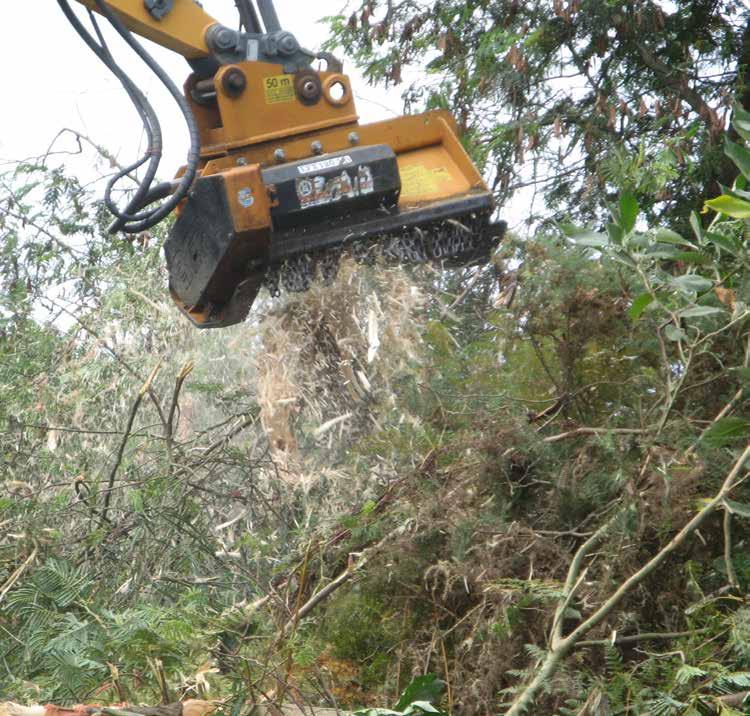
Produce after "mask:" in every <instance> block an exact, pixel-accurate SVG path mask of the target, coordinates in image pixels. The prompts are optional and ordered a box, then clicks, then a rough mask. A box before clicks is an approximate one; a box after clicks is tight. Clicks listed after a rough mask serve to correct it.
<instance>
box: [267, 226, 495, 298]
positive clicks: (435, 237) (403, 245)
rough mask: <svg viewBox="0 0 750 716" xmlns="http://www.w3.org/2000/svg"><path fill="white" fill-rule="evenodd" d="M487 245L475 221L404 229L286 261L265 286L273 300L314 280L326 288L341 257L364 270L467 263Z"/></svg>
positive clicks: (488, 238)
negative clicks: (450, 261)
mask: <svg viewBox="0 0 750 716" xmlns="http://www.w3.org/2000/svg"><path fill="white" fill-rule="evenodd" d="M491 243H492V238H491V236H490V235H489V234H487V233H486V232H484V231H483V223H482V221H481V220H480V219H479V218H477V217H471V218H470V219H469V220H468V221H466V222H460V221H456V220H453V219H451V220H447V221H445V222H443V223H441V224H438V225H435V226H433V227H429V228H428V229H424V230H423V229H420V228H419V227H415V228H413V229H410V230H406V229H405V230H403V231H401V232H399V233H394V234H389V235H385V236H382V237H380V239H379V240H372V239H370V240H367V241H356V242H353V243H350V244H347V245H341V246H338V247H336V248H334V249H329V250H327V251H323V252H320V253H318V254H315V255H312V256H311V255H302V256H299V257H295V258H293V259H289V260H287V261H285V262H284V263H283V264H281V265H280V266H275V267H271V268H269V270H268V272H267V274H266V278H265V285H266V287H267V288H268V290H269V292H270V293H271V295H272V296H273V297H277V296H279V295H280V293H281V289H280V287H281V286H283V288H284V289H285V290H286V291H289V292H293V293H301V292H304V291H307V290H308V289H309V288H310V286H311V285H312V283H313V282H314V281H315V279H316V277H318V276H320V278H321V279H322V281H323V283H324V284H325V285H328V284H330V283H332V282H333V281H334V280H335V278H336V276H337V274H338V269H339V259H340V257H341V256H342V255H343V254H344V253H348V254H349V255H350V256H352V257H353V258H354V260H355V261H356V262H357V263H359V264H363V265H367V266H372V265H373V264H375V263H376V261H377V260H378V258H380V259H382V260H384V261H386V262H387V263H395V264H409V263H411V264H414V263H417V264H419V263H425V262H427V261H430V260H437V261H440V262H442V261H445V260H448V259H451V258H455V259H462V258H465V259H467V260H469V259H471V258H472V257H473V256H478V255H479V253H480V252H481V251H482V250H485V249H487V248H488V246H489V245H490V244H491Z"/></svg>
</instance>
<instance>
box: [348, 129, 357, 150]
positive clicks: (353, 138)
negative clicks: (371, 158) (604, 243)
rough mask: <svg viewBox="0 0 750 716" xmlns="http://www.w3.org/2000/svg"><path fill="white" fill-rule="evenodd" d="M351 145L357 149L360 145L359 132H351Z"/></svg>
mask: <svg viewBox="0 0 750 716" xmlns="http://www.w3.org/2000/svg"><path fill="white" fill-rule="evenodd" d="M349 144H351V145H352V146H353V147H356V146H357V145H358V144H359V134H357V132H351V134H349Z"/></svg>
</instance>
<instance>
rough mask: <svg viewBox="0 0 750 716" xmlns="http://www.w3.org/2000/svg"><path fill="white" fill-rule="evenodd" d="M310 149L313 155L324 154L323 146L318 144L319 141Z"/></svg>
mask: <svg viewBox="0 0 750 716" xmlns="http://www.w3.org/2000/svg"><path fill="white" fill-rule="evenodd" d="M310 149H312V153H313V154H322V153H323V145H322V144H321V143H320V142H318V141H317V140H316V141H314V142H313V143H312V144H311V145H310Z"/></svg>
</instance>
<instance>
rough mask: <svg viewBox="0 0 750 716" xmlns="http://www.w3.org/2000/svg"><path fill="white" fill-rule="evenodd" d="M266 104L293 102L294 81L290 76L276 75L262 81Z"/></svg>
mask: <svg viewBox="0 0 750 716" xmlns="http://www.w3.org/2000/svg"><path fill="white" fill-rule="evenodd" d="M263 89H264V91H265V95H266V104H283V103H285V102H294V97H295V94H294V79H293V78H292V75H276V76H275V77H266V78H265V79H264V80H263Z"/></svg>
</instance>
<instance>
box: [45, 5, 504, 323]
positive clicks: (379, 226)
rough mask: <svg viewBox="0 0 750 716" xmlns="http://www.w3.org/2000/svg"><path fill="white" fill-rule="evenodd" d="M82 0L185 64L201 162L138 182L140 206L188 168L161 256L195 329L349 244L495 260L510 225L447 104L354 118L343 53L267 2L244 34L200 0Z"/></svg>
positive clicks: (233, 316)
mask: <svg viewBox="0 0 750 716" xmlns="http://www.w3.org/2000/svg"><path fill="white" fill-rule="evenodd" d="M59 1H60V2H64V0H59ZM84 1H85V2H86V4H88V5H91V6H93V9H95V10H99V11H100V12H101V11H103V9H104V8H103V7H102V6H105V7H106V6H107V5H109V6H110V7H111V8H113V9H115V10H116V11H117V13H119V15H120V17H121V18H122V19H124V20H125V22H126V23H127V24H128V26H129V27H130V28H131V29H134V30H135V31H137V32H139V33H141V34H144V35H146V36H148V37H150V38H151V39H156V40H157V41H161V42H162V44H166V45H167V46H169V47H171V48H172V49H175V50H177V51H180V52H182V53H183V54H185V55H186V56H187V57H188V58H189V59H190V61H191V64H192V66H193V69H194V74H193V75H192V76H191V77H190V78H189V79H188V81H187V83H186V85H185V97H186V98H187V102H188V103H189V110H190V112H189V114H190V115H192V117H190V118H189V119H191V118H193V119H194V121H195V125H197V126H195V127H194V129H195V130H197V132H194V134H196V135H197V137H196V138H199V143H200V149H199V157H200V158H199V159H198V158H197V157H196V159H195V160H194V161H192V162H189V163H188V166H187V167H186V168H184V169H183V171H182V172H181V176H182V185H180V184H179V182H175V183H174V184H173V185H172V186H171V188H167V190H166V191H165V190H164V185H160V186H159V187H156V189H151V190H150V191H148V192H145V196H144V197H142V199H141V202H140V206H139V207H138V208H140V209H142V208H143V206H144V205H145V204H147V203H149V202H152V201H153V200H154V199H157V198H161V197H163V196H164V194H168V193H170V192H175V193H177V192H179V191H181V189H180V186H182V187H183V188H184V185H185V184H186V183H187V182H186V181H185V176H186V175H189V174H191V173H192V174H194V181H190V182H189V184H190V186H189V187H188V189H187V190H183V191H182V195H181V196H179V197H178V198H179V199H180V200H179V204H178V206H177V219H176V221H175V223H174V226H173V227H172V229H171V233H170V235H169V238H168V240H167V242H166V245H165V253H166V258H167V265H168V269H169V277H170V288H171V292H172V297H173V298H174V301H175V303H176V304H177V305H178V307H179V308H180V310H181V311H183V313H185V315H186V316H187V317H188V318H190V320H191V321H192V322H193V323H194V324H195V325H196V326H198V327H200V328H216V327H223V326H229V325H232V324H235V323H238V322H241V321H242V320H244V319H245V317H246V316H247V314H248V312H249V310H250V307H251V306H252V304H253V301H254V300H255V298H256V296H257V294H258V292H259V290H260V289H261V287H262V286H264V285H265V286H266V287H268V288H269V290H270V291H271V293H272V294H274V295H276V294H277V293H278V292H279V290H280V288H281V287H283V288H285V289H286V290H291V291H304V290H306V289H307V288H308V287H309V285H310V283H311V281H312V280H313V279H314V278H315V277H316V276H320V277H322V278H323V279H324V280H326V279H330V278H332V276H334V275H335V271H336V268H337V265H338V258H339V254H340V253H341V252H342V251H347V252H349V253H351V254H352V255H354V256H355V257H356V258H357V259H359V260H362V261H367V260H370V259H372V258H374V257H382V258H383V259H385V260H387V261H394V262H399V263H415V262H416V263H419V262H427V261H436V262H440V263H443V262H445V263H448V264H452V265H465V264H470V263H481V262H484V263H486V262H487V261H489V258H490V253H491V251H492V249H493V247H494V246H496V244H497V243H498V242H499V241H500V239H501V238H502V235H503V233H504V230H505V225H504V224H502V223H499V224H492V223H491V216H492V214H493V211H494V205H493V199H492V195H491V193H490V192H489V190H488V189H487V187H486V185H485V183H484V182H483V180H482V177H481V175H480V174H479V172H478V171H477V169H476V167H475V166H474V165H473V164H472V161H471V160H470V158H469V156H468V155H467V153H466V152H465V150H464V149H463V147H462V146H461V143H460V141H459V140H458V138H457V128H456V124H455V121H454V120H453V118H452V116H451V115H450V113H448V112H444V111H434V112H427V113H425V114H421V115H415V116H405V117H401V118H399V119H393V120H389V121H384V122H378V123H375V124H368V125H360V124H359V116H358V114H357V110H356V107H355V101H354V92H353V90H352V86H351V83H350V81H349V78H348V77H347V76H346V75H345V74H343V71H342V69H343V68H342V66H341V64H340V63H339V62H338V61H337V60H336V59H335V58H334V57H332V56H331V55H328V54H323V55H317V56H316V55H313V54H312V53H310V52H308V51H306V50H304V49H302V48H301V47H300V45H299V44H298V43H297V41H296V39H295V38H294V37H293V36H292V35H291V34H290V33H288V32H284V31H283V30H281V27H280V25H279V22H278V18H277V16H276V12H275V10H274V8H273V3H272V2H270V0H258V2H257V5H258V10H259V11H260V16H259V15H258V12H256V9H255V7H254V6H253V5H252V4H251V2H250V0H237V2H236V4H237V5H238V8H239V9H240V12H241V15H242V22H243V26H244V30H242V31H235V30H232V29H230V28H228V27H225V26H222V25H219V24H218V23H216V22H215V21H212V20H211V18H209V17H208V16H206V15H205V13H203V11H202V10H201V9H200V8H199V7H198V5H197V4H196V3H194V2H193V0H169V1H168V2H167V1H166V0H158V2H157V0H146V2H145V7H146V9H144V2H143V0H108V2H106V3H105V2H104V0H84ZM156 11H158V12H159V13H161V17H160V18H159V19H158V20H156V21H151V20H149V18H148V16H149V15H152V16H153V14H154V12H156ZM128 13H130V14H128ZM136 16H137V17H136ZM261 19H262V21H263V24H264V26H265V28H264V29H263V28H262V27H261ZM144 28H145V29H144ZM151 28H155V29H151ZM165 37H167V39H168V40H169V41H168V42H167V41H165ZM316 60H320V61H321V62H325V64H326V69H325V71H317V70H316V69H314V68H313V64H314V63H315V61H316ZM188 123H190V122H188ZM197 153H198V152H196V154H197ZM174 199H175V196H174V195H173V196H172V197H171V200H172V201H174ZM132 208H133V207H132V206H131V209H132ZM116 227H117V228H119V229H123V228H125V229H126V230H128V228H129V227H128V225H127V223H125V222H123V221H120V222H118V224H117V225H116ZM130 228H131V230H132V228H134V227H132V226H131V227H130ZM135 228H138V229H141V228H142V225H140V226H139V225H136V227H135Z"/></svg>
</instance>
